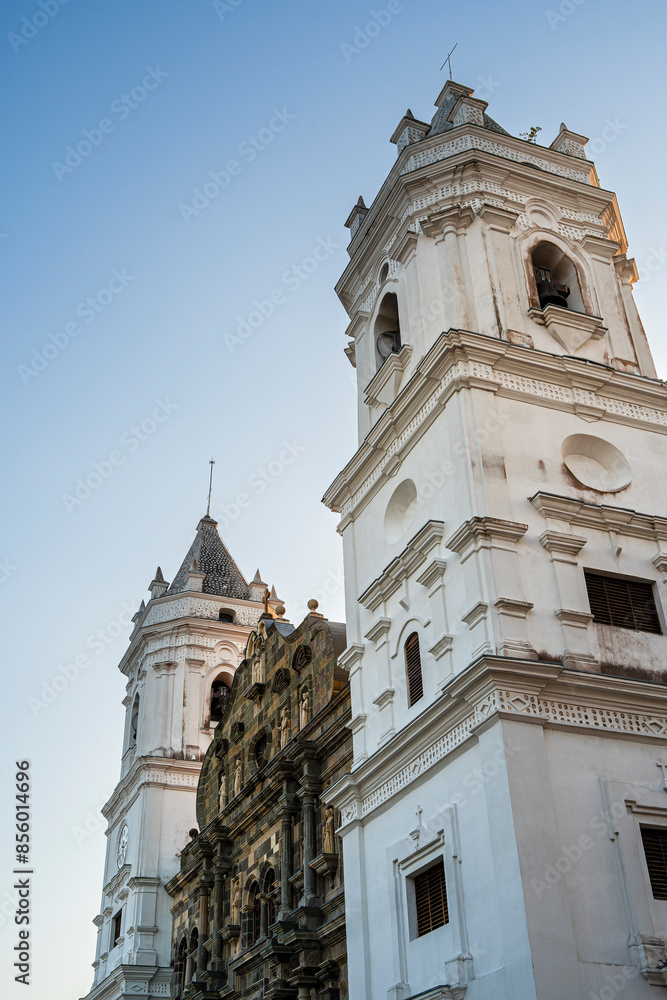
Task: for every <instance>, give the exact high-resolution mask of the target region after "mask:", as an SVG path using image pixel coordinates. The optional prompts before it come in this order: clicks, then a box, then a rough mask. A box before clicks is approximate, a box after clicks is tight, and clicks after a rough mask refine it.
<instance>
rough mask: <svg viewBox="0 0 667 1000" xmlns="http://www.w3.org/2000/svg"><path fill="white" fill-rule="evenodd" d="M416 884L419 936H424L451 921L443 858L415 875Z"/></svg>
mask: <svg viewBox="0 0 667 1000" xmlns="http://www.w3.org/2000/svg"><path fill="white" fill-rule="evenodd" d="M414 885H415V907H416V912H417V936H418V937H422V935H424V934H428V933H430V931H434V930H435V929H436V928H437V927H444V925H445V924H448V923H449V911H448V909H447V887H446V885H445V865H444V862H443V860H442V858H440V859H439V860H438V862H437V864H435V865H433V866H432V867H431V868H427V869H426V871H425V872H420V873H419V875H415V878H414Z"/></svg>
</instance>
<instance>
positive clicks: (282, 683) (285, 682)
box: [273, 667, 290, 694]
mask: <svg viewBox="0 0 667 1000" xmlns="http://www.w3.org/2000/svg"><path fill="white" fill-rule="evenodd" d="M289 682H290V672H289V670H286V669H285V667H279V668H278V670H276V672H275V674H274V675H273V690H274V691H275V692H276V693H277V694H280V692H281V691H284V690H285V688H286V687H289Z"/></svg>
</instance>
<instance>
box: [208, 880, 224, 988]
mask: <svg viewBox="0 0 667 1000" xmlns="http://www.w3.org/2000/svg"><path fill="white" fill-rule="evenodd" d="M214 871H215V878H214V883H213V920H212V923H211V937H212V939H213V940H212V943H211V969H212V970H213V971H214V972H219V971H220V970H221V968H222V937H221V931H222V907H223V899H224V889H225V873H224V872H223V871H222V869H221V868H220V867H219V866H218V865H217V864H216V866H215V868H214Z"/></svg>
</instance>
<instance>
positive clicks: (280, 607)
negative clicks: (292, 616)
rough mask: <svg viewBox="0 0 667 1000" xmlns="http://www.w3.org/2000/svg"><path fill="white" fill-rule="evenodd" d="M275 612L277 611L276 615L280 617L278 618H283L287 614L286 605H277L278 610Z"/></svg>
mask: <svg viewBox="0 0 667 1000" xmlns="http://www.w3.org/2000/svg"><path fill="white" fill-rule="evenodd" d="M275 611H276V614H277V615H278V617H279V618H282V617H283V615H284V614H285V605H284V604H277V605H276V608H275Z"/></svg>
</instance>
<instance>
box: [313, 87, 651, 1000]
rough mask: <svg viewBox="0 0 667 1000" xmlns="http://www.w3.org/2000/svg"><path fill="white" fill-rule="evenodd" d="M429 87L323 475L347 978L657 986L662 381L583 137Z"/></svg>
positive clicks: (571, 992) (366, 277)
mask: <svg viewBox="0 0 667 1000" xmlns="http://www.w3.org/2000/svg"><path fill="white" fill-rule="evenodd" d="M436 107H437V111H436V113H435V116H434V117H433V120H432V121H431V122H430V123H429V122H423V121H419V120H417V119H416V118H415V117H414V116H413V115H412V113H411V112H410V111H408V112H407V113H406V114H405V116H404V117H403V118H402V119H401V121H400V122H399V124H398V126H397V128H396V130H395V132H394V134H393V136H392V137H391V141H392V142H394V143H395V144H396V146H397V152H398V159H397V161H396V163H395V165H394V167H393V168H392V170H391V171H390V173H389V175H388V177H387V179H386V181H385V183H384V185H383V187H382V188H381V190H380V192H379V193H378V195H377V197H376V198H375V200H374V201H373V202H372V204H371V205H370V207H366V205H365V203H364V201H363V199H359V201H358V203H357V204H356V205H355V207H354V208H353V210H352V212H351V214H350V216H349V218H348V220H347V226H348V227H349V228H350V233H351V242H350V246H349V254H350V263H349V264H348V266H347V268H346V270H345V272H344V274H343V276H342V278H341V279H340V281H339V283H338V286H337V292H338V295H339V296H340V298H341V301H342V302H343V304H344V306H345V308H346V310H347V312H348V314H349V316H350V325H349V327H348V331H347V333H348V336H349V338H350V342H349V345H348V347H347V349H346V353H347V354H348V356H349V358H350V360H351V362H352V364H353V365H355V367H356V372H357V384H358V424H359V448H358V450H357V452H356V454H355V455H354V457H353V458H352V460H351V461H350V462H349V464H348V465H347V466H346V467H345V469H344V470H343V471H342V472H341V473H340V475H339V476H338V477H337V479H336V480H335V481H334V483H333V484H332V486H331V487H330V488H329V490H328V491H327V494H326V496H325V503H326V504H327V505H328V506H329V507H330V508H331V509H332V510H333V511H336V512H338V513H339V514H340V515H341V521H340V525H339V531H340V533H341V535H342V538H343V544H344V558H345V576H346V581H348V587H347V595H346V598H347V608H346V616H347V635H348V648H347V650H346V652H345V653H344V654H343V656H342V658H341V662H342V663H343V664H344V665H345V666H346V668H347V669H348V671H349V676H350V686H351V699H352V720H351V728H352V731H353V734H354V764H353V769H352V773H351V774H350V775H349V776H346V777H345V778H343V779H341V780H340V781H339V782H338V783H337V784H336V786H335V787H334V788H333V789H332V790H329V792H328V800H329V801H330V802H331V803H332V804H333V805H334V806H335V807H337V808H339V809H340V810H341V814H342V824H341V829H340V831H339V832H340V834H341V836H342V837H343V845H344V859H345V872H346V884H345V892H346V910H347V927H348V962H349V975H350V997H351V998H352V1000H385V998H387V997H388V998H393V1000H406V998H408V997H413V996H417V995H419V996H420V997H422V998H425V997H428V998H433V1000H435V998H436V997H437V998H440V997H463V996H464V995H466V994H467V995H469V996H470V997H474V998H475V1000H478V998H479V1000H481V998H489V1000H491V998H498V997H502V998H507V1000H509V998H512V1000H556V998H560V997H567V998H568V1000H575V998H577V1000H578V998H582V1000H583V998H587V1000H589V998H590V997H605V996H611V995H612V994H613V995H616V993H617V992H619V991H620V986H619V983H620V984H621V986H622V988H623V997H624V998H625V1000H636V998H647V997H650V996H653V992H654V989H653V985H655V984H660V985H666V984H667V977H666V973H665V969H666V968H667V890H666V889H665V886H667V861H666V859H667V796H666V794H665V791H666V789H667V783H666V782H665V780H664V768H665V766H666V765H665V763H664V762H665V760H667V757H666V756H665V755H666V754H667V689H666V688H665V687H664V682H665V678H666V677H667V670H666V669H665V664H666V663H667V643H666V642H665V635H664V633H665V631H666V619H665V609H667V589H666V587H665V584H666V582H667V547H666V546H667V501H666V500H665V497H666V495H667V494H666V491H665V487H666V485H667V438H666V433H667V391H666V387H665V385H664V384H663V383H662V382H660V381H658V380H657V379H656V373H655V369H654V365H653V362H652V359H651V355H650V352H649V348H648V345H647V341H646V337H645V335H644V331H643V328H642V325H641V322H640V319H639V316H638V313H637V309H636V307H635V304H634V300H633V295H632V283H633V281H635V280H636V278H637V270H636V267H635V264H634V261H633V260H631V259H629V258H628V257H627V255H626V250H627V241H626V236H625V232H624V228H623V223H622V221H621V216H620V213H619V208H618V205H617V202H616V198H615V196H614V194H613V193H612V192H610V191H607V190H605V189H604V188H602V187H600V184H599V181H598V177H597V173H596V170H595V167H594V165H593V164H592V163H591V162H590V161H588V160H587V159H586V153H585V145H586V142H587V140H586V138H585V137H584V136H581V135H579V134H577V133H576V132H572V131H570V130H569V129H568V128H566V126H565V125H561V128H560V131H559V133H558V135H557V136H556V138H555V139H554V140H553V142H552V143H551V144H550V145H549V146H548V147H544V146H539V145H537V144H536V143H535V142H534V141H530V140H529V139H528V140H527V139H521V138H515V137H514V136H512V135H509V134H508V133H507V132H506V131H505V130H504V129H503V128H502V127H501V126H500V125H498V124H497V123H496V122H495V121H494V120H493V119H492V118H490V117H489V115H488V114H487V104H486V102H485V101H481V100H478V99H476V98H475V97H474V95H473V91H472V90H471V89H470V88H468V87H464V86H461V85H460V84H458V83H455V82H453V81H449V82H447V83H446V84H445V87H444V88H443V90H442V93H441V94H440V96H439V97H438V100H437V102H436ZM390 956H391V957H390ZM610 989H611V990H612V994H610V993H609V992H607V993H605V992H604V991H605V990H607V991H609V990H610ZM614 990H615V991H616V992H614Z"/></svg>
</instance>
